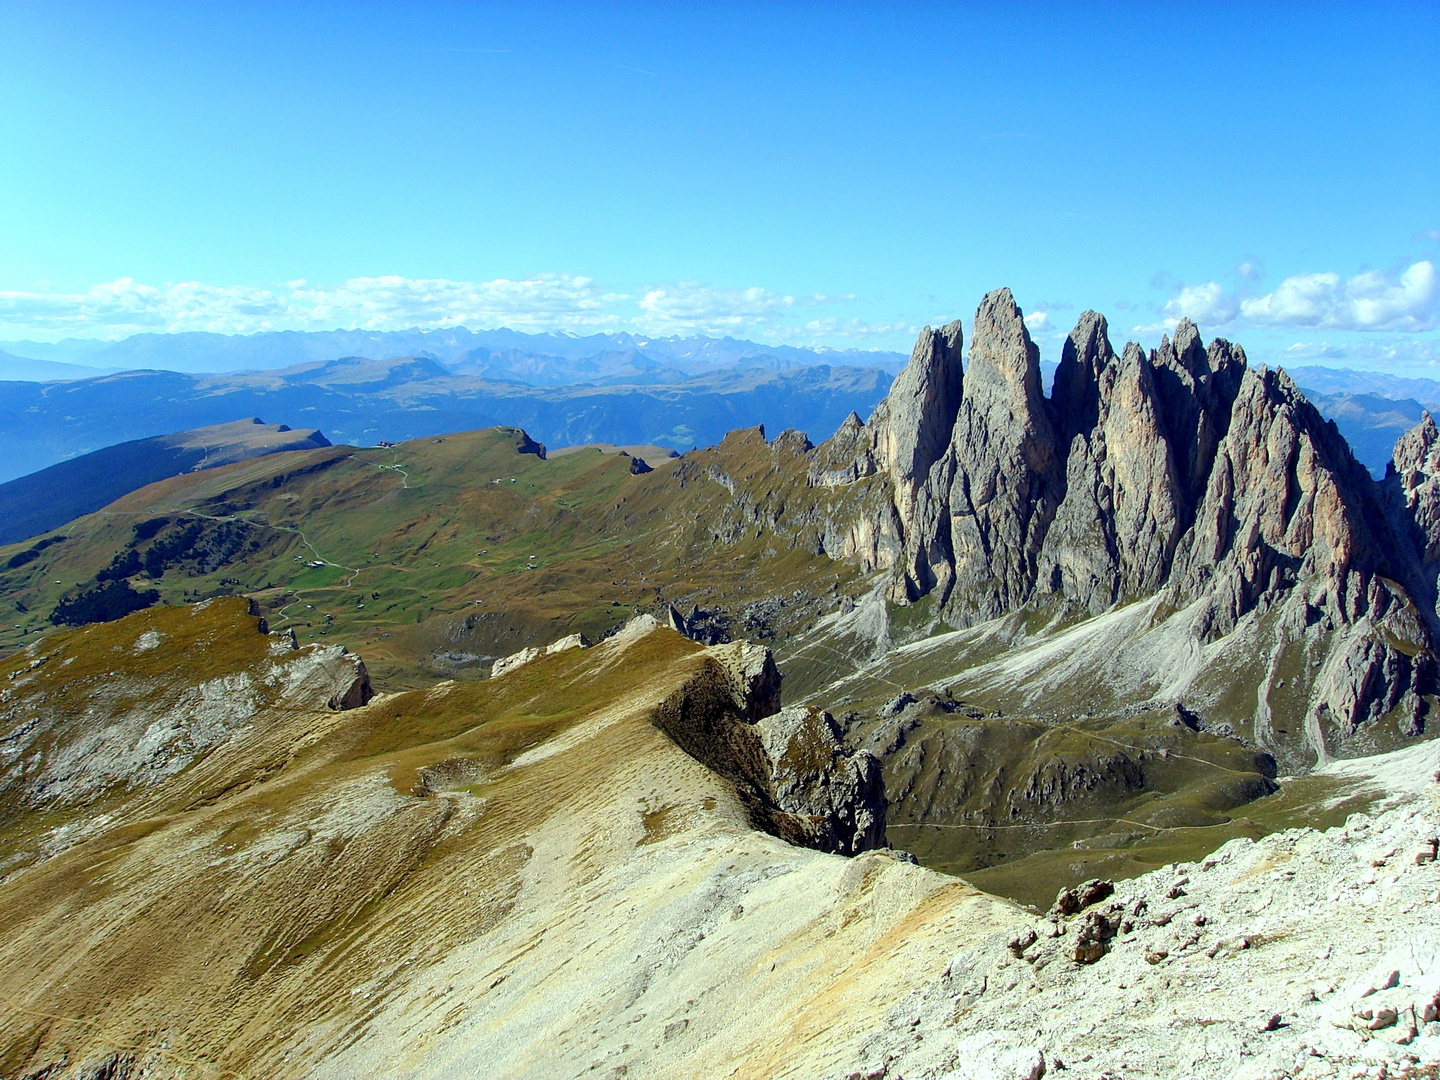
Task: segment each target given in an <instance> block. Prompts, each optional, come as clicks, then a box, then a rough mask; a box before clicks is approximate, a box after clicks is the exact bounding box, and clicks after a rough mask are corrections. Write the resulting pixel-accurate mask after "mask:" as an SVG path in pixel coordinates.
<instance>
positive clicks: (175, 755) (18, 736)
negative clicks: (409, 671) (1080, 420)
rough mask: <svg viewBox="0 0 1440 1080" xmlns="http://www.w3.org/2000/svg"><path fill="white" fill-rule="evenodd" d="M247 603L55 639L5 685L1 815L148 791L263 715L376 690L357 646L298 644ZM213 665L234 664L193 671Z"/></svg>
mask: <svg viewBox="0 0 1440 1080" xmlns="http://www.w3.org/2000/svg"><path fill="white" fill-rule="evenodd" d="M249 609H250V605H249V604H247V602H246V601H244V600H243V599H241V598H239V597H227V598H224V599H220V600H210V601H205V602H202V603H200V604H196V605H192V606H190V607H184V608H153V609H150V610H147V611H144V612H138V613H136V614H133V615H130V616H127V617H126V618H124V619H121V620H118V621H116V622H114V623H108V624H103V626H102V627H96V628H86V629H84V630H79V631H73V632H70V633H67V634H63V635H56V636H55V637H53V638H51V639H49V640H47V642H46V648H47V650H48V651H47V653H46V654H45V655H44V656H38V657H36V658H35V659H33V660H32V661H31V662H30V664H29V665H27V667H25V668H23V669H21V670H20V671H19V672H12V673H11V675H10V677H9V678H7V679H6V680H5V682H4V684H3V685H4V690H3V691H0V748H3V749H0V822H3V821H5V820H7V819H8V818H9V817H10V816H11V813H12V811H14V809H15V808H17V807H23V808H26V809H33V810H39V811H42V812H45V813H50V814H60V813H61V812H63V811H66V810H69V809H74V808H77V807H86V806H89V805H91V804H93V803H95V802H96V801H97V800H101V799H103V798H105V797H107V796H111V795H113V794H114V793H115V792H117V791H124V792H129V793H131V794H133V795H136V796H137V797H143V794H144V793H145V792H147V791H151V790H153V789H156V788H158V787H159V786H160V785H162V784H164V783H165V782H166V781H168V780H169V779H170V778H172V777H175V776H177V775H179V774H181V773H183V772H185V771H186V770H188V769H191V768H192V767H194V766H196V765H197V764H198V763H199V762H201V761H202V760H204V759H206V758H208V757H209V756H210V755H212V754H214V753H216V752H217V751H220V750H222V749H224V748H227V747H233V746H234V745H237V744H239V743H241V742H243V741H245V740H247V739H250V740H252V741H253V740H254V739H255V738H260V737H263V735H264V731H263V730H262V728H261V727H259V726H257V725H262V722H263V721H264V720H265V717H266V716H267V715H274V712H275V711H276V710H279V711H282V712H289V713H295V712H322V711H326V710H332V711H340V710H349V709H354V708H359V707H360V706H363V705H365V704H366V703H368V702H369V701H370V698H371V696H372V693H373V691H372V689H371V685H370V676H369V673H368V672H367V671H366V669H365V664H364V662H363V661H362V660H361V659H360V657H358V656H357V655H355V654H354V653H352V652H350V651H349V650H347V649H346V648H344V647H343V646H339V645H329V646H325V645H306V646H303V647H297V646H296V644H295V643H294V641H293V638H292V637H291V635H290V634H288V633H282V634H274V635H272V634H269V633H267V628H266V626H265V621H264V620H263V619H260V618H257V617H255V616H254V615H253V614H252V613H251V612H250V610H249ZM106 650H108V655H114V654H121V655H124V656H125V657H126V664H125V666H124V667H123V668H122V669H120V670H116V669H115V668H114V667H113V666H112V665H113V661H111V660H110V659H108V658H106V657H107V652H106ZM97 655H98V656H100V657H101V658H102V659H101V660H100V662H99V663H98V664H97V662H96V659H95V658H96V657H97ZM218 665H225V666H227V667H228V668H229V670H228V671H225V673H224V674H217V675H212V676H210V677H196V675H195V672H197V671H207V670H209V671H213V670H214V669H215V668H216V666H218ZM222 670H223V668H222ZM96 820H97V821H98V820H100V819H98V818H97V819H96ZM86 828H88V826H86V827H80V826H77V825H74V824H72V825H70V826H67V827H66V829H64V830H61V831H60V832H59V833H57V835H56V836H55V837H53V838H52V839H51V840H50V841H47V843H46V844H44V845H42V847H41V848H40V849H39V851H38V854H39V855H43V856H44V857H49V856H50V855H53V854H55V853H56V852H58V851H60V850H63V849H64V848H65V847H67V846H69V845H70V844H73V843H75V842H77V841H78V840H80V839H83V837H84V835H86ZM36 855H37V852H36V851H31V852H29V853H28V854H27V856H26V857H27V858H34V857H36ZM7 862H13V860H7Z"/></svg>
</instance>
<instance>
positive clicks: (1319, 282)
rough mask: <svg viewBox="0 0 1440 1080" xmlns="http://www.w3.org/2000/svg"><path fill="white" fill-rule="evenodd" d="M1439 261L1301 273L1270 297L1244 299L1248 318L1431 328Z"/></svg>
mask: <svg viewBox="0 0 1440 1080" xmlns="http://www.w3.org/2000/svg"><path fill="white" fill-rule="evenodd" d="M1437 299H1440V287H1437V281H1436V274H1435V264H1434V263H1431V262H1430V261H1428V260H1426V261H1424V262H1418V263H1415V264H1414V265H1413V266H1411V267H1410V268H1409V269H1408V270H1406V271H1405V272H1404V273H1402V274H1401V275H1400V276H1399V277H1398V278H1394V277H1391V276H1389V275H1386V274H1381V273H1378V272H1375V271H1370V272H1368V273H1364V274H1357V275H1355V276H1354V277H1352V278H1348V279H1346V280H1344V281H1342V280H1341V279H1340V275H1339V274H1297V275H1296V276H1294V277H1289V278H1286V279H1285V280H1284V281H1282V282H1281V283H1280V285H1279V287H1278V288H1277V289H1276V290H1275V291H1274V292H1272V293H1269V294H1268V295H1266V296H1260V297H1256V298H1254V299H1247V300H1241V301H1240V313H1241V314H1242V315H1243V316H1244V317H1245V319H1246V321H1247V322H1250V323H1254V324H1257V325H1261V326H1297V327H1307V328H1315V329H1325V330H1411V331H1414V330H1429V329H1431V328H1432V327H1434V326H1435V322H1436V307H1437Z"/></svg>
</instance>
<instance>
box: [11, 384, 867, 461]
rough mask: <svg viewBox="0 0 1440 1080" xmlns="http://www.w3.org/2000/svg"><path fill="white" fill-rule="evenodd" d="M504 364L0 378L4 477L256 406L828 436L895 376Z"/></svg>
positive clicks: (449, 424) (391, 437)
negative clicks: (579, 380)
mask: <svg viewBox="0 0 1440 1080" xmlns="http://www.w3.org/2000/svg"><path fill="white" fill-rule="evenodd" d="M531 359H535V358H533V357H532V358H531ZM590 359H593V358H590ZM607 362H608V361H607ZM495 363H496V366H495V367H494V368H492V367H491V366H490V365H491V361H490V359H489V358H488V357H485V358H479V357H476V356H474V355H470V356H468V357H467V358H466V359H464V360H462V361H460V362H458V363H456V364H453V365H446V364H444V363H442V362H441V361H439V360H437V359H435V358H434V357H431V356H423V355H422V356H402V357H395V358H391V359H388V360H369V359H365V358H362V357H346V358H342V359H338V360H329V361H326V362H323V363H308V364H302V365H298V366H294V367H290V368H285V369H282V370H279V371H252V372H240V373H235V374H230V375H194V374H185V373H181V372H171V371H126V372H120V373H116V374H112V375H103V376H99V377H96V378H90V379H83V380H78V381H71V382H49V383H37V382H0V438H3V439H4V441H5V446H6V448H7V453H6V454H5V456H4V458H3V459H0V481H4V480H8V479H12V478H14V477H17V476H23V475H25V474H26V473H30V472H34V471H35V470H37V469H42V468H45V467H46V466H49V465H53V464H55V463H56V462H59V461H63V460H65V459H66V458H70V457H74V456H75V455H77V454H85V453H90V452H92V451H94V450H98V449H100V448H102V447H105V446H109V445H111V444H114V443H119V442H125V441H128V440H132V439H142V438H149V437H152V436H156V435H162V434H168V433H169V432H174V431H184V430H188V429H190V428H196V427H205V426H208V425H212V424H221V423H226V422H229V421H232V420H235V419H236V418H238V417H251V416H264V417H266V418H267V419H270V420H277V421H284V422H286V423H289V424H291V425H293V426H297V427H298V426H300V425H304V426H305V427H307V428H319V429H321V430H323V431H324V432H325V433H326V434H327V435H328V436H329V437H330V438H331V439H333V440H334V441H335V442H337V443H351V444H356V445H364V446H373V445H375V444H376V443H377V442H380V441H382V440H386V441H401V440H405V439H411V438H419V437H422V436H427V435H440V434H445V433H448V432H455V431H469V430H473V429H475V428H483V427H492V426H495V425H512V426H516V427H523V428H525V430H527V431H528V432H530V433H531V434H532V435H533V436H534V437H535V438H536V439H538V440H540V441H541V442H544V443H546V444H548V445H549V446H552V447H557V446H573V445H577V444H583V443H595V442H609V443H615V444H617V445H620V446H626V445H635V444H652V445H659V446H664V447H669V448H673V449H676V450H688V449H689V448H690V447H692V446H696V445H700V446H704V445H709V444H711V443H714V442H718V441H719V440H720V439H721V438H722V437H723V436H724V435H725V433H726V432H727V431H730V430H732V429H734V428H740V427H753V426H754V425H756V424H760V423H764V424H767V425H769V426H770V427H771V428H773V429H774V430H777V431H778V430H780V429H782V428H786V427H795V428H800V429H802V430H805V431H809V432H814V433H816V434H817V435H818V436H820V437H823V436H824V435H826V434H828V433H830V432H833V431H834V430H835V429H836V428H837V427H838V426H839V425H840V422H841V421H842V420H843V419H844V418H845V416H846V415H847V414H848V413H850V412H851V411H852V410H854V411H858V412H860V413H862V414H864V413H868V412H869V411H870V409H871V408H872V407H873V406H874V405H875V403H876V402H877V401H879V400H880V399H881V398H883V397H884V396H885V393H886V391H887V390H888V389H889V386H890V382H891V376H890V375H889V374H888V373H887V372H886V371H883V370H881V369H879V368H875V367H831V366H829V365H824V364H820V365H811V366H797V367H790V368H785V369H781V370H775V369H772V368H767V367H732V368H729V369H718V370H717V369H711V370H710V371H709V372H708V373H697V374H695V375H692V376H689V377H686V378H683V379H679V378H677V380H676V381H672V382H665V381H654V382H645V381H644V378H643V376H644V372H643V359H642V358H639V357H637V356H635V355H626V356H623V357H617V358H615V359H614V363H613V365H612V366H611V368H610V369H609V370H610V371H611V372H612V374H611V376H610V378H612V379H615V380H617V381H616V382H614V383H608V382H603V381H601V380H599V379H597V380H594V381H591V382H589V383H584V384H573V385H568V386H535V385H527V384H525V383H521V382H519V381H515V380H505V381H502V380H500V379H497V378H495V377H493V376H491V375H489V374H487V373H488V372H490V371H491V370H500V371H510V370H512V369H513V368H514V367H515V366H516V365H518V364H521V363H522V361H521V360H520V359H519V358H517V357H515V356H509V355H507V356H505V357H503V358H502V359H501V360H499V361H497V362H495ZM556 363H557V365H558V364H562V363H574V362H567V361H563V360H557V361H556ZM595 363H596V364H597V365H599V364H600V361H595ZM627 365H629V366H632V367H634V368H635V369H636V370H635V373H634V374H632V375H631V376H630V377H629V378H626V377H624V376H623V375H621V374H619V373H620V372H621V371H623V370H624V369H625V367H626V366H627ZM552 375H553V372H552ZM553 377H558V376H553ZM657 378H658V376H657Z"/></svg>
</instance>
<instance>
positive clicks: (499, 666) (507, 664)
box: [490, 615, 658, 679]
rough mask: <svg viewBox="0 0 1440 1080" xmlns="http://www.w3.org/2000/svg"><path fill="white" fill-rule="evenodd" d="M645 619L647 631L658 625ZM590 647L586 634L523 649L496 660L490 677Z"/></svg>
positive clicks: (569, 636)
mask: <svg viewBox="0 0 1440 1080" xmlns="http://www.w3.org/2000/svg"><path fill="white" fill-rule="evenodd" d="M644 618H646V619H649V620H650V622H649V623H647V624H646V628H647V630H648V629H653V627H654V626H655V625H658V624H656V623H655V619H654V616H650V615H646V616H644ZM632 621H633V620H632ZM589 647H590V639H589V638H587V637H586V636H585V635H584V634H569V635H567V636H566V637H562V638H559V639H557V640H555V641H552V642H551V643H550V644H549V645H545V646H539V645H530V646H527V647H526V648H523V649H521V650H520V651H519V652H513V653H511V654H510V655H509V656H502V657H500V659H498V660H496V661H495V663H494V664H492V665H491V666H490V677H491V678H492V679H498V678H499V677H500V676H501V675H504V674H507V673H508V672H511V671H514V670H515V669H516V668H518V667H523V666H524V665H526V664H528V663H530V661H532V660H538V659H539V658H540V657H542V656H551V655H553V654H554V653H559V652H568V651H569V650H570V649H588V648H589Z"/></svg>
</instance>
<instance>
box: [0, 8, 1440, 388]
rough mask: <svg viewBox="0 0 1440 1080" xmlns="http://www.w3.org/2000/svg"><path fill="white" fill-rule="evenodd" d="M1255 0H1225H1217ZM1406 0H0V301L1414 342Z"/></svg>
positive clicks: (220, 323)
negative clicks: (318, 1) (1138, 0)
mask: <svg viewBox="0 0 1440 1080" xmlns="http://www.w3.org/2000/svg"><path fill="white" fill-rule="evenodd" d="M1256 8H1263V10H1256ZM1437 71H1440V5H1435V4H1433V3H1427V4H1416V5H1408V6H1407V5H1405V4H1400V3H1390V4H1384V5H1365V4H1348V5H1327V4H1306V5H1297V6H1286V5H1283V4H1275V5H1223V4H1193V5H1179V4H1177V5H1126V4H1112V5H1100V4H1085V5H1082V4H1067V5H1055V6H1050V5H998V4H997V5H958V4H945V5H938V4H937V5H931V4H920V3H916V4H904V5H897V4H885V5H879V4H874V5H862V4H786V3H775V2H771V3H766V4H709V5H706V4H699V5H694V4H687V5H678V4H676V5H647V4H617V5H605V4H584V5H547V4H539V3H529V4H525V5H519V4H514V5H484V4H470V5H460V4H443V5H440V4H436V5H424V4H415V3H407V4H403V5H401V4H393V5H384V4H373V5H363V4H359V5H357V4H344V5H339V4H336V5H305V4H301V5H296V6H293V7H292V6H289V5H287V6H278V5H277V6H269V5H264V4H251V5H218V4H216V5H177V4H168V3H167V4H158V5H144V4H130V3H119V2H112V3H105V4H78V5H67V4H63V3H33V4H32V3H15V2H9V3H5V4H3V5H0V339H8V340H14V339H22V338H30V339H35V340H55V339H58V338H62V337H67V336H91V337H117V336H123V335H124V334H128V333H133V332H136V331H141V330H167V329H168V330H193V329H208V330H217V331H222V332H250V331H254V330H258V329H265V328H282V329H283V328H295V329H321V328H327V329H328V328H334V327H337V326H367V327H372V328H377V329H395V328H401V327H406V326H414V325H420V326H434V325H445V324H455V323H464V324H466V325H470V326H475V327H480V326H496V325H509V326H514V327H516V328H517V329H525V330H538V329H560V330H572V331H575V332H586V331H593V330H619V329H629V330H633V331H636V332H639V333H645V334H666V333H682V334H683V333H692V332H703V333H712V334H721V333H731V334H734V335H735V336H740V337H750V338H753V339H756V340H764V341H777V342H778V341H788V342H793V343H797V344H802V343H803V344H809V343H821V344H829V345H833V346H837V347H847V348H853V347H861V348H870V347H873V348H898V349H905V348H908V345H909V342H910V340H911V339H912V337H913V334H914V331H915V329H916V328H918V327H919V326H920V325H923V324H924V323H927V322H931V323H933V322H937V321H945V320H948V319H951V318H955V317H964V318H967V319H968V318H969V316H971V315H972V314H973V312H974V309H975V305H976V303H977V302H978V300H979V298H980V296H981V295H982V294H983V293H984V292H985V291H986V290H988V289H990V288H993V287H995V286H997V285H1001V284H1004V285H1009V286H1010V287H1011V288H1012V289H1014V291H1015V293H1016V296H1017V298H1018V299H1019V301H1020V303H1021V305H1022V306H1023V307H1024V308H1025V309H1026V310H1027V312H1031V313H1033V315H1034V318H1033V319H1032V327H1033V329H1034V330H1035V333H1036V336H1037V339H1038V340H1040V341H1041V345H1042V349H1043V350H1044V351H1045V352H1047V353H1048V354H1050V355H1052V356H1053V355H1054V354H1055V351H1056V349H1057V348H1058V345H1057V341H1058V335H1060V334H1063V332H1064V331H1065V330H1067V329H1068V328H1069V326H1070V325H1072V324H1073V321H1074V318H1075V316H1076V315H1078V313H1079V312H1080V311H1081V310H1083V309H1085V308H1087V307H1093V308H1096V309H1098V310H1100V311H1103V312H1105V313H1106V314H1107V315H1108V316H1109V318H1110V322H1111V326H1112V330H1113V335H1114V336H1115V337H1116V338H1117V345H1118V343H1119V339H1124V338H1126V337H1137V338H1139V339H1140V340H1142V341H1144V342H1146V343H1150V344H1153V342H1154V341H1155V340H1158V337H1159V334H1160V333H1161V332H1163V330H1164V328H1165V327H1166V325H1167V324H1173V321H1174V320H1175V319H1176V318H1178V317H1179V316H1180V315H1181V314H1189V315H1192V316H1194V317H1196V318H1197V321H1199V322H1200V324H1201V328H1202V331H1203V332H1205V333H1206V335H1207V336H1209V335H1210V334H1212V333H1220V334H1223V335H1225V336H1228V337H1231V338H1234V339H1236V340H1239V341H1241V342H1242V343H1244V344H1245V345H1246V346H1247V348H1248V350H1249V352H1250V353H1251V355H1252V358H1254V359H1257V360H1269V361H1275V360H1284V361H1285V362H1290V363H1297V362H1312V361H1314V360H1322V361H1328V362H1332V363H1344V364H1348V365H1350V366H1383V367H1388V368H1390V369H1391V370H1400V369H1413V370H1414V371H1415V372H1416V373H1423V372H1422V371H1421V369H1422V368H1423V369H1426V370H1428V371H1430V372H1431V373H1433V372H1435V371H1440V334H1437V331H1436V329H1435V327H1436V323H1437V319H1440V282H1437V274H1436V270H1435V267H1436V265H1437V263H1440V78H1437V76H1436V72H1437Z"/></svg>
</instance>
